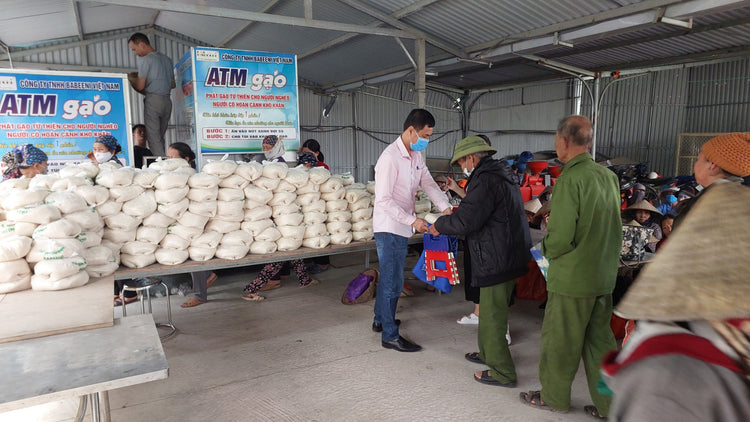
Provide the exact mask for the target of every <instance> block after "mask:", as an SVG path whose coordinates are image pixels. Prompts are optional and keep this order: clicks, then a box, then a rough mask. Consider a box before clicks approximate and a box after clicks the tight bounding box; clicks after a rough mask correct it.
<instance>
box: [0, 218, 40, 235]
mask: <svg viewBox="0 0 750 422" xmlns="http://www.w3.org/2000/svg"><path fill="white" fill-rule="evenodd" d="M37 227H39V225H38V224H34V223H22V222H15V221H0V238H6V237H9V236H26V237H31V235H32V234H33V233H34V230H35V229H36V228H37Z"/></svg>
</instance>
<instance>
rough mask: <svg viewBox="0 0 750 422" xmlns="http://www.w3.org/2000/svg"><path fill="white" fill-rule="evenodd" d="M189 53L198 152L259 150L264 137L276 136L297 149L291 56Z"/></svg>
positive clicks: (197, 50) (217, 51)
mask: <svg viewBox="0 0 750 422" xmlns="http://www.w3.org/2000/svg"><path fill="white" fill-rule="evenodd" d="M193 51H194V53H193V54H194V56H193V60H194V62H193V72H194V75H195V83H194V87H195V91H194V92H195V136H196V138H197V143H198V144H199V145H200V152H201V153H209V154H210V153H251V152H256V153H257V152H260V151H261V141H262V140H263V138H264V137H265V136H267V135H277V136H278V137H279V138H280V139H281V140H282V141H284V146H285V147H286V150H287V151H296V150H297V148H299V143H300V140H299V117H298V116H299V113H298V93H297V59H296V56H295V55H293V54H281V53H263V52H252V51H242V50H223V49H216V48H205V47H196V48H194V49H193ZM185 95H186V96H188V95H189V93H187V92H186V94H185Z"/></svg>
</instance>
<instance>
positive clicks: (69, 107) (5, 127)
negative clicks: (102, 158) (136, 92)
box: [0, 70, 132, 171]
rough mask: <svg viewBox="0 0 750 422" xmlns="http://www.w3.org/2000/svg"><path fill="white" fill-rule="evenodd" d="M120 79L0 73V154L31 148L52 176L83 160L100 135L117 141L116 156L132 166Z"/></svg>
mask: <svg viewBox="0 0 750 422" xmlns="http://www.w3.org/2000/svg"><path fill="white" fill-rule="evenodd" d="M126 89H127V78H126V77H125V76H124V75H122V76H121V75H114V74H92V73H75V72H42V71H23V70H2V71H0V155H2V154H5V153H6V152H8V151H10V150H11V149H13V148H14V147H15V146H17V145H22V144H33V145H35V146H36V147H38V148H40V149H42V150H43V151H44V152H45V153H46V154H47V156H48V157H49V162H48V168H49V170H50V171H56V170H57V169H58V168H59V167H60V166H63V165H65V164H68V163H76V162H83V161H87V160H88V159H87V158H86V154H88V153H89V151H91V150H92V147H93V145H94V140H95V139H96V137H97V136H99V135H112V136H114V137H115V138H117V140H118V141H120V145H121V146H122V152H120V153H119V154H117V155H118V157H119V158H120V161H122V162H123V163H124V164H126V165H127V164H129V163H131V162H132V152H131V151H130V145H131V143H132V141H131V140H130V139H131V131H130V127H129V126H128V116H129V105H130V104H129V102H128V97H127V95H126Z"/></svg>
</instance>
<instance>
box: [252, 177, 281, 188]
mask: <svg viewBox="0 0 750 422" xmlns="http://www.w3.org/2000/svg"><path fill="white" fill-rule="evenodd" d="M280 181H281V180H280V179H269V178H268V177H265V176H261V177H259V178H257V179H255V180H253V185H255V186H257V187H259V188H261V189H265V190H270V191H272V190H274V189H276V187H277V186H279V182H280Z"/></svg>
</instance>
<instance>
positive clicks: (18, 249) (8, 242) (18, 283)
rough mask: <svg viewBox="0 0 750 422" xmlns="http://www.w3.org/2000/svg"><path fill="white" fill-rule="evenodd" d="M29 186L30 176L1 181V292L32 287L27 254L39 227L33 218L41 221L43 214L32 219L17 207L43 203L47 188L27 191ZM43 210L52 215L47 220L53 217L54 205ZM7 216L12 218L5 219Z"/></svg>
mask: <svg viewBox="0 0 750 422" xmlns="http://www.w3.org/2000/svg"><path fill="white" fill-rule="evenodd" d="M28 186H29V179H11V180H8V181H5V182H3V183H0V198H2V199H0V207H2V210H3V218H2V220H4V221H2V223H0V294H3V293H11V292H17V291H20V290H27V289H30V288H31V268H30V267H29V264H28V262H27V261H26V255H27V254H28V253H29V251H30V250H31V244H32V240H31V236H32V234H33V232H34V230H35V229H36V228H37V226H38V224H37V223H36V221H41V220H40V219H41V218H42V216H41V215H39V219H37V218H33V221H29V220H32V218H31V217H30V216H28V215H26V214H25V213H23V212H21V211H17V210H23V209H24V208H28V207H36V206H37V205H39V204H42V203H43V201H44V198H46V195H47V193H48V192H49V191H48V190H44V191H40V192H38V193H27V189H28ZM46 210H47V211H48V212H49V213H50V214H51V215H50V217H49V220H51V219H52V218H54V217H56V215H55V213H54V207H51V208H47V209H46ZM40 211H41V210H40ZM40 214H41V213H40ZM8 216H11V218H13V220H12V221H7V220H6V218H7V217H8ZM57 216H59V212H58V214H57ZM58 218H59V217H58ZM45 220H47V219H45Z"/></svg>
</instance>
